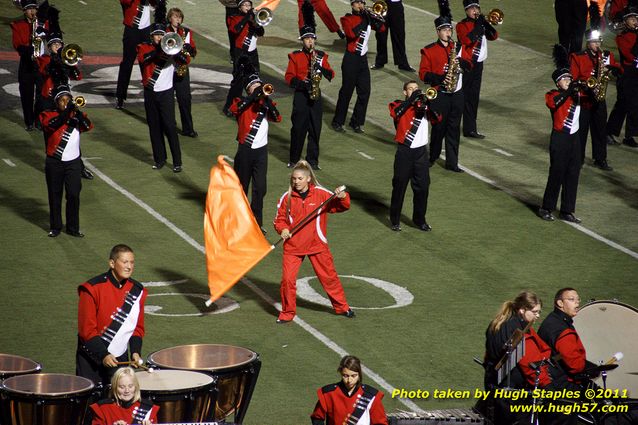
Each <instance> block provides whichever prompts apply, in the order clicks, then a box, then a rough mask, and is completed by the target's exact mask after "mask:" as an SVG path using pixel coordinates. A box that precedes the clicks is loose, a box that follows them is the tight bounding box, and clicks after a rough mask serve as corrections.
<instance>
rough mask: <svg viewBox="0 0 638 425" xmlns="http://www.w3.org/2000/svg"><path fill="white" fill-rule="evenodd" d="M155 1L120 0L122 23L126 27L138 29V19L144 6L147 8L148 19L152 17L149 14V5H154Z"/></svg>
mask: <svg viewBox="0 0 638 425" xmlns="http://www.w3.org/2000/svg"><path fill="white" fill-rule="evenodd" d="M156 3H157V2H156V1H155V0H120V5H121V6H122V14H123V15H124V20H123V21H122V23H123V24H124V25H126V26H127V27H131V28H136V29H138V28H139V27H140V19H141V18H142V13H143V12H144V8H147V9H149V12H148V13H149V17H150V19H153V17H152V16H151V15H150V6H153V7H155V4H156ZM149 4H150V6H149ZM149 24H150V21H149ZM147 26H148V25H147Z"/></svg>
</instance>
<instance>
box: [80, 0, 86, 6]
mask: <svg viewBox="0 0 638 425" xmlns="http://www.w3.org/2000/svg"><path fill="white" fill-rule="evenodd" d="M78 3H82V4H83V5H85V6H86V4H87V3H86V2H85V1H82V0H78Z"/></svg>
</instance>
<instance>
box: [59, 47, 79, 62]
mask: <svg viewBox="0 0 638 425" xmlns="http://www.w3.org/2000/svg"><path fill="white" fill-rule="evenodd" d="M60 56H61V57H62V62H64V64H65V65H67V66H75V65H77V64H78V63H79V62H80V61H81V60H82V57H83V56H84V51H83V50H82V48H81V47H80V46H79V45H77V44H67V45H66V46H64V48H63V49H62V53H61V54H60Z"/></svg>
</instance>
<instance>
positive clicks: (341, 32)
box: [337, 30, 346, 40]
mask: <svg viewBox="0 0 638 425" xmlns="http://www.w3.org/2000/svg"><path fill="white" fill-rule="evenodd" d="M337 35H338V36H339V38H340V39H342V40H343V39H344V38H346V35H345V34H344V33H343V31H341V30H338V31H337Z"/></svg>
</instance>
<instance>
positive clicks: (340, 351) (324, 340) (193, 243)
mask: <svg viewBox="0 0 638 425" xmlns="http://www.w3.org/2000/svg"><path fill="white" fill-rule="evenodd" d="M84 165H85V166H86V167H87V168H89V169H90V170H91V171H92V172H93V174H95V175H96V176H98V177H99V178H101V179H102V180H104V182H105V183H106V184H108V185H109V186H111V187H112V188H113V189H115V190H116V191H118V192H120V193H121V194H122V195H124V196H125V197H127V198H128V199H130V200H131V201H133V203H135V204H137V205H138V206H139V207H141V208H142V209H143V210H144V211H146V212H147V213H149V214H150V215H151V216H153V217H154V218H155V219H156V220H157V221H159V222H160V223H162V224H164V225H165V226H166V227H168V228H169V229H171V230H172V231H173V232H175V233H177V235H178V236H179V237H180V238H182V239H184V240H185V241H186V242H187V243H188V244H189V245H191V246H192V247H193V248H195V249H196V250H197V251H199V252H201V253H202V254H204V255H206V249H205V248H204V247H203V246H202V245H201V244H199V243H198V242H197V241H196V240H195V239H193V238H191V237H190V236H189V235H188V234H187V233H186V232H184V231H183V230H182V229H180V228H179V227H177V226H176V225H175V224H173V223H172V222H171V221H170V220H168V219H167V218H166V217H164V216H163V215H161V214H160V213H158V212H157V211H155V210H154V209H153V208H152V207H151V206H150V205H148V204H147V203H145V202H144V201H142V200H141V199H139V198H138V197H137V196H135V195H133V194H132V193H131V192H129V191H128V190H126V189H124V188H123V187H122V186H120V185H119V184H117V183H115V181H113V180H112V179H111V178H110V177H108V176H107V175H106V174H104V173H103V172H101V171H100V170H98V169H97V168H95V166H94V165H93V164H91V163H90V162H89V161H86V160H85V161H84ZM241 281H242V282H243V283H244V284H245V285H246V286H248V287H249V288H250V289H251V290H252V291H253V292H254V293H255V294H257V295H258V296H259V297H261V298H262V299H263V300H264V301H266V302H268V303H269V304H270V305H272V306H273V307H275V308H281V306H280V305H279V306H278V303H276V302H275V300H273V299H272V298H271V297H270V296H269V295H268V294H266V293H265V292H264V291H262V290H261V289H260V288H258V287H257V286H256V285H255V284H254V283H252V282H251V281H250V280H248V279H247V278H245V277H244V278H242V279H241ZM294 321H295V323H297V324H298V325H299V326H301V327H302V328H303V329H304V330H305V331H306V332H308V333H309V334H311V335H312V336H313V337H315V338H316V339H318V340H319V341H321V342H322V343H323V344H324V345H325V346H326V347H328V348H330V349H331V350H332V351H334V352H335V353H337V354H338V355H339V356H340V357H343V356H345V355H346V354H348V352H347V351H346V350H344V349H343V348H342V347H341V346H340V345H338V344H337V343H336V342H334V341H333V340H331V339H330V338H328V337H327V336H326V335H324V334H322V333H321V332H319V331H318V330H317V329H316V328H314V327H313V326H311V325H310V324H308V323H307V322H306V321H305V320H303V319H301V317H299V315H297V316H296V317H295V319H294ZM363 370H364V371H365V373H366V375H367V376H369V377H370V378H371V379H372V380H374V381H375V382H376V383H377V384H379V386H381V387H382V388H383V389H384V390H385V391H386V392H387V393H389V394H392V391H393V390H394V388H395V387H394V386H393V385H391V384H390V383H388V381H386V380H385V379H383V378H382V377H381V376H380V375H378V374H377V373H375V372H374V371H372V370H370V369H369V368H367V367H365V366H363ZM398 400H399V402H401V403H403V405H404V406H406V407H407V408H408V409H411V410H413V411H417V412H423V409H421V408H420V407H419V406H417V405H416V404H415V403H414V402H412V401H411V400H407V399H402V398H399V399H398Z"/></svg>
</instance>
